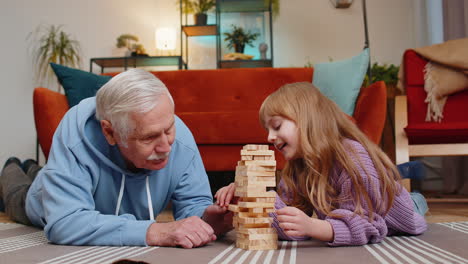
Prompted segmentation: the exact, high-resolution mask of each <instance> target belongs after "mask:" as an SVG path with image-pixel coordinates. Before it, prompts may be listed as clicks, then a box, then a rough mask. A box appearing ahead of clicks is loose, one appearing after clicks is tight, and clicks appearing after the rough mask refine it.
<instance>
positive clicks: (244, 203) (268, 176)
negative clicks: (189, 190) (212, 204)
mask: <svg viewBox="0 0 468 264" xmlns="http://www.w3.org/2000/svg"><path fill="white" fill-rule="evenodd" d="M275 172H276V161H275V154H274V152H273V151H272V150H268V145H245V146H244V148H243V149H242V150H241V160H240V161H239V162H238V164H237V167H236V178H235V182H236V191H235V195H236V196H238V197H239V202H238V204H237V205H234V204H230V205H229V210H231V211H233V212H234V217H233V225H234V228H235V229H236V231H237V240H236V246H237V247H238V248H242V249H247V250H268V249H277V247H278V235H277V234H276V230H275V229H274V228H272V227H271V222H272V219H271V217H269V216H268V213H270V212H273V211H274V207H275V197H276V193H275V192H267V187H275V186H276V178H275Z"/></svg>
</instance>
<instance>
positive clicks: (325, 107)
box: [259, 82, 401, 219]
mask: <svg viewBox="0 0 468 264" xmlns="http://www.w3.org/2000/svg"><path fill="white" fill-rule="evenodd" d="M267 116H270V117H271V116H281V117H283V118H286V119H289V120H291V121H293V122H295V124H296V126H297V127H298V131H299V133H298V136H299V149H298V150H297V151H298V152H299V156H300V157H301V158H299V159H294V160H290V161H288V162H287V163H286V165H285V167H284V169H283V171H282V179H283V181H284V183H285V185H286V189H285V191H287V192H289V193H292V197H291V198H292V200H291V202H290V204H289V205H290V206H295V207H297V208H299V209H301V210H303V211H304V212H307V213H311V212H312V210H313V209H314V208H315V209H317V210H318V211H320V212H322V213H324V214H326V215H328V216H334V217H340V215H337V214H333V213H332V211H333V210H335V209H337V205H338V203H340V202H343V200H338V190H335V188H334V187H333V185H332V182H331V177H330V176H331V175H332V174H333V173H339V172H338V171H333V169H334V168H336V166H335V164H337V165H338V166H339V167H340V168H342V169H343V170H344V171H345V172H347V173H348V174H349V177H350V180H351V184H352V188H353V189H354V191H353V192H351V193H352V194H351V196H352V197H345V198H344V199H345V200H348V201H349V200H350V199H352V200H353V201H354V203H355V206H356V208H355V211H354V212H355V213H357V214H359V215H363V205H365V206H366V207H367V208H368V213H369V215H368V216H369V217H370V219H373V214H374V212H378V213H379V214H385V213H387V212H388V210H390V208H391V206H392V204H393V200H394V197H395V195H396V194H397V193H398V192H399V191H400V188H401V187H400V185H399V184H398V183H397V180H399V179H400V176H399V173H398V170H397V169H396V167H395V165H394V164H393V163H392V162H391V161H390V159H389V158H388V157H387V155H386V154H385V153H383V151H382V150H380V148H379V147H378V146H377V145H376V144H374V143H373V142H371V141H370V140H369V139H368V138H367V137H366V135H364V134H363V133H362V132H361V131H360V130H359V128H358V127H357V126H356V125H355V124H354V123H353V122H352V121H351V119H350V118H349V117H347V116H346V115H345V114H344V113H343V111H342V110H341V109H340V108H339V107H338V106H337V105H336V104H335V103H334V102H333V101H331V100H330V99H328V98H327V97H325V96H324V95H323V94H322V93H321V92H320V91H319V90H318V89H317V88H316V87H315V86H314V85H312V84H311V83H308V82H301V83H293V84H287V85H284V86H282V87H281V88H279V89H278V90H277V91H275V92H274V93H272V94H270V95H269V96H268V97H267V98H266V99H265V101H264V102H263V104H262V106H261V107H260V112H259V117H260V122H261V123H262V124H263V126H264V127H266V123H265V120H266V117H267ZM345 139H350V140H355V141H357V142H359V143H361V144H362V146H363V147H364V148H365V149H366V150H367V152H368V153H369V156H370V158H371V159H372V162H373V164H374V166H375V168H376V171H377V173H378V180H379V181H380V182H379V183H380V190H375V191H377V192H380V193H381V195H382V197H381V198H382V199H383V200H382V201H380V200H376V199H371V197H370V196H369V193H368V192H367V190H366V187H365V185H364V182H363V180H362V177H361V176H360V173H359V170H358V166H360V167H361V168H362V169H364V171H365V173H366V174H367V176H368V177H367V178H368V179H369V181H370V182H371V183H372V177H371V175H369V173H368V172H367V171H366V170H365V166H364V165H363V161H361V160H360V159H359V156H358V154H357V153H356V150H355V149H354V148H353V147H351V146H349V144H347V143H346V141H345ZM355 161H358V163H359V165H357V164H356V163H355ZM375 186H376V185H375V183H374V184H372V186H371V187H372V188H375ZM280 191H281V190H280Z"/></svg>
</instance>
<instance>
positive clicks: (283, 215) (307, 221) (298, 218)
mask: <svg viewBox="0 0 468 264" xmlns="http://www.w3.org/2000/svg"><path fill="white" fill-rule="evenodd" d="M276 214H277V215H278V221H279V226H280V227H281V228H282V229H283V230H284V232H285V233H286V235H288V236H295V237H298V236H309V237H313V238H316V239H319V240H322V241H327V242H330V241H333V237H334V233H333V227H332V225H331V224H330V223H329V222H328V221H325V220H320V219H316V218H311V217H309V216H308V215H306V214H305V213H304V212H303V211H301V210H300V209H297V208H295V207H290V206H288V207H284V208H281V209H279V210H276Z"/></svg>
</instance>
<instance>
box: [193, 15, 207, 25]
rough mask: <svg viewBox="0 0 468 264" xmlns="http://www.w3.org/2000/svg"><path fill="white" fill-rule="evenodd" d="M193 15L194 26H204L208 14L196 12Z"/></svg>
mask: <svg viewBox="0 0 468 264" xmlns="http://www.w3.org/2000/svg"><path fill="white" fill-rule="evenodd" d="M194 17H195V25H196V26H206V22H207V21H208V15H207V14H204V13H198V14H195V15H194Z"/></svg>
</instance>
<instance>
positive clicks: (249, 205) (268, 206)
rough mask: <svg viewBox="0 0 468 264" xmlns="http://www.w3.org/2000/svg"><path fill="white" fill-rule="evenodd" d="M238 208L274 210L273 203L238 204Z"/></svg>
mask: <svg viewBox="0 0 468 264" xmlns="http://www.w3.org/2000/svg"><path fill="white" fill-rule="evenodd" d="M238 206H239V207H244V208H259V207H261V208H275V203H274V202H273V203H257V202H239V204H238Z"/></svg>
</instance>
